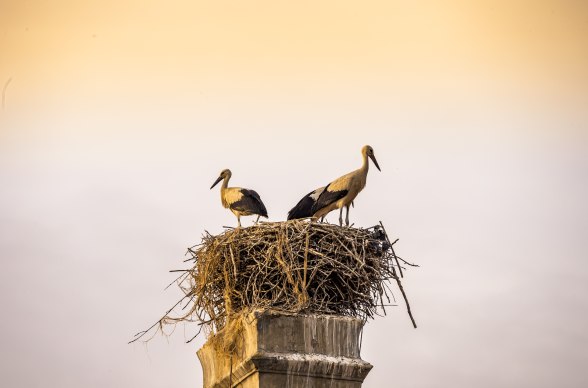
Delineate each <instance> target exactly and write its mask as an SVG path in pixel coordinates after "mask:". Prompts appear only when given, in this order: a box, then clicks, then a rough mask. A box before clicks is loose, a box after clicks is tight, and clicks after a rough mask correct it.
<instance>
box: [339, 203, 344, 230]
mask: <svg viewBox="0 0 588 388" xmlns="http://www.w3.org/2000/svg"><path fill="white" fill-rule="evenodd" d="M339 226H343V207H341V209H339Z"/></svg>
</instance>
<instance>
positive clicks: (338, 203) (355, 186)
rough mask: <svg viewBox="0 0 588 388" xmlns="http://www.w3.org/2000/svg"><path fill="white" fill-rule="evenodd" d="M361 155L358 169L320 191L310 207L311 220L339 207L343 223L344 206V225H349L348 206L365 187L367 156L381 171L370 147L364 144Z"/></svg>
mask: <svg viewBox="0 0 588 388" xmlns="http://www.w3.org/2000/svg"><path fill="white" fill-rule="evenodd" d="M361 155H362V157H363V164H362V165H361V167H360V168H359V169H357V170H355V171H352V172H350V173H349V174H346V175H343V176H342V177H340V178H337V179H335V180H334V181H332V182H331V183H329V184H328V185H327V186H326V187H325V189H324V190H323V191H322V192H321V194H320V195H319V197H318V199H317V200H316V202H315V203H314V204H313V206H312V209H311V213H312V219H313V220H317V219H319V218H321V217H324V216H326V215H327V214H328V213H330V212H331V211H333V210H335V209H340V212H339V225H343V208H344V207H345V208H346V209H347V214H346V216H345V225H347V226H349V206H350V205H351V204H352V203H353V200H354V199H355V197H357V194H359V192H360V191H361V190H363V188H364V187H365V183H366V181H367V174H368V170H369V160H368V158H370V159H371V160H372V162H374V165H375V166H376V168H377V169H378V171H382V170H380V166H379V165H378V161H377V160H376V157H375V155H374V149H373V148H372V147H370V146H369V145H366V146H364V147H363V148H362V149H361Z"/></svg>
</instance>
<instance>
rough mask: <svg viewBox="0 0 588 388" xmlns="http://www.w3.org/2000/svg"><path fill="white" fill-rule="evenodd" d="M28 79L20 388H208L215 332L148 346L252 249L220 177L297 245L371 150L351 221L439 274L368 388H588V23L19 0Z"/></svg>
mask: <svg viewBox="0 0 588 388" xmlns="http://www.w3.org/2000/svg"><path fill="white" fill-rule="evenodd" d="M8 80H11V81H10V83H8V85H7V87H6V90H5V107H4V109H3V110H0V257H1V259H2V270H1V271H0V303H1V305H0V306H1V308H2V319H1V320H0V376H2V377H1V378H2V380H3V384H2V385H3V386H7V387H131V386H137V387H139V386H140V387H145V388H147V387H167V386H175V387H196V386H199V385H200V384H201V381H202V377H201V369H200V365H199V362H198V360H197V358H196V355H195V352H196V350H197V349H198V348H199V347H200V346H201V345H202V343H203V340H204V339H203V338H200V341H197V342H196V343H194V344H188V345H186V344H184V343H183V341H184V339H185V338H186V337H188V338H189V337H190V336H191V333H193V330H194V328H192V327H186V334H184V330H183V327H178V329H177V330H176V332H175V333H174V334H173V335H172V336H171V337H169V338H168V339H166V338H164V337H156V338H154V339H153V340H152V341H151V342H150V343H149V344H148V345H147V346H143V345H141V344H135V345H127V344H126V342H127V341H128V340H129V339H130V338H131V337H132V335H133V334H134V333H135V332H136V331H139V330H140V329H143V328H145V327H147V326H148V325H150V324H151V322H152V321H154V320H156V319H158V318H159V316H160V314H162V313H163V312H164V311H165V310H166V309H167V308H168V307H169V306H171V305H172V304H173V303H174V302H175V301H176V300H177V299H178V297H179V296H180V292H179V290H177V289H174V288H172V289H169V290H168V291H165V292H164V291H163V288H164V287H165V286H166V285H167V284H168V283H169V282H170V281H171V280H172V279H173V276H172V274H170V273H168V272H167V271H168V270H170V269H177V268H183V267H184V265H183V263H182V260H183V254H184V252H185V248H186V247H187V246H190V245H193V244H195V243H197V242H199V240H200V236H201V234H202V233H203V232H204V230H208V231H210V232H212V233H217V232H220V231H221V230H222V225H234V224H236V220H235V217H234V216H233V215H232V214H230V212H228V211H227V210H225V209H223V208H222V207H221V204H220V199H219V193H218V190H217V188H215V190H213V191H210V190H209V187H210V185H211V184H212V183H213V181H214V180H215V179H216V177H217V176H218V173H219V172H220V171H221V170H222V169H224V168H230V169H232V171H233V179H232V181H231V183H232V184H234V185H237V186H244V187H249V188H254V189H255V190H256V191H258V192H259V193H260V195H261V197H262V199H263V200H264V202H265V204H266V206H267V208H268V212H269V215H270V220H271V221H279V220H283V219H285V215H286V213H287V211H288V210H289V209H290V208H291V207H292V206H293V205H294V204H295V203H296V202H297V201H298V200H299V199H300V197H301V196H302V195H303V194H305V193H307V192H309V191H310V190H312V189H314V188H317V187H319V186H322V185H324V184H326V183H328V181H329V180H331V179H334V178H336V177H338V176H339V175H341V174H343V173H346V172H348V171H351V170H352V169H354V168H357V167H358V166H359V165H360V163H361V157H360V148H361V146H363V145H364V144H370V145H372V146H373V147H374V150H375V154H376V157H377V158H378V161H379V164H380V166H381V167H382V172H378V171H377V170H375V169H372V170H370V174H369V177H368V184H367V187H366V189H365V190H364V192H362V193H361V194H360V195H359V197H358V198H357V199H356V202H355V204H356V207H355V208H354V209H351V213H350V216H351V219H352V222H355V223H356V225H359V226H366V227H367V226H371V225H374V224H376V223H377V222H378V221H379V220H381V221H383V222H384V224H385V225H386V227H387V229H388V230H389V233H390V234H391V235H392V237H394V238H400V241H399V242H398V244H397V245H396V247H397V253H398V254H400V255H401V256H403V257H406V258H408V259H410V260H412V261H415V262H417V263H419V264H420V265H421V268H420V269H417V270H410V271H409V272H408V275H407V279H406V280H405V288H406V290H407V292H408V296H409V298H410V300H411V301H412V307H413V312H414V315H415V318H416V320H417V322H418V323H419V328H418V329H417V330H414V329H412V327H411V324H410V320H409V318H408V317H407V315H406V313H405V311H404V309H403V308H402V307H398V308H391V309H390V310H389V312H388V316H386V317H385V318H380V319H377V320H374V321H371V322H369V323H368V325H367V327H366V330H365V333H364V342H363V348H362V357H363V358H364V359H365V360H367V361H369V362H371V363H372V364H373V365H374V369H373V370H372V372H371V373H370V374H369V376H368V378H367V379H366V382H365V384H364V386H365V387H388V386H395V387H445V386H452V387H472V386H475V387H482V388H484V387H533V388H538V387H545V388H548V387H556V386H557V387H585V386H588V372H587V371H586V362H587V361H588V331H587V330H586V327H588V257H587V256H588V255H587V253H586V248H585V243H586V241H587V237H588V201H587V200H586V198H588V3H586V2H584V1H579V0H565V1H541V0H539V1H504V2H502V1H477V2H472V1H423V2H415V1H392V0H391V1H381V2H377V1H362V2H357V1H341V0H340V1H297V2H290V1H276V0H274V1H239V2H237V1H209V2H202V1H165V2H164V1H149V2H147V1H111V0H106V1H99V2H98V1H97V2H89V1H86V2H80V1H73V0H72V1H24V0H19V1H7V0H0V85H2V86H4V85H5V84H6V82H7V81H8ZM336 219H337V216H336V215H331V216H329V221H331V222H335V221H336ZM250 224H251V220H250V219H245V220H244V225H250ZM397 296H399V295H397Z"/></svg>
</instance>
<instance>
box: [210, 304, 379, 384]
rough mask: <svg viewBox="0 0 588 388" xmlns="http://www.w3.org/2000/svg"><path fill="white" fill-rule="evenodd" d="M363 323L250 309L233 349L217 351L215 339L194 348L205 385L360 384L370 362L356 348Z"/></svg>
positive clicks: (348, 319) (335, 317)
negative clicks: (252, 310)
mask: <svg viewBox="0 0 588 388" xmlns="http://www.w3.org/2000/svg"><path fill="white" fill-rule="evenodd" d="M362 326H363V322H362V321H361V320H359V319H356V318H350V317H342V316H334V315H300V314H298V315H287V314H279V313H274V312H254V313H251V314H250V315H248V316H247V317H246V318H245V324H244V325H243V330H242V332H241V335H240V336H239V337H238V338H239V339H238V341H237V345H236V349H237V350H236V354H235V355H233V356H232V357H231V356H229V355H227V354H224V353H223V352H218V351H216V350H215V348H214V346H213V341H214V339H211V340H209V341H208V342H207V343H206V344H204V346H203V347H202V348H201V349H200V350H199V351H198V358H199V359H200V363H201V364H202V370H203V373H204V387H205V388H212V387H214V388H221V387H223V388H228V387H230V386H232V387H239V388H258V387H262V388H270V387H279V388H303V387H304V388H306V387H308V388H310V387H316V388H323V387H330V388H359V387H361V384H362V382H363V380H364V379H365V377H366V376H367V374H368V372H369V371H370V369H371V368H372V365H371V364H370V363H368V362H366V361H363V360H362V359H361V358H360V354H359V346H360V344H359V341H360V334H361V329H362ZM231 370H232V377H231V379H229V375H231V373H230V372H231ZM229 380H231V384H229Z"/></svg>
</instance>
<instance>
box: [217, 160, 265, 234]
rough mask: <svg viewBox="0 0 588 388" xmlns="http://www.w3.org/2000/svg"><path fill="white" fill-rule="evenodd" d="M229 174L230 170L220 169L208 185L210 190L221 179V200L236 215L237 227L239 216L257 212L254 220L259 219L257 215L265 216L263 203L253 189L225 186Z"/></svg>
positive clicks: (229, 177) (227, 183)
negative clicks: (217, 175)
mask: <svg viewBox="0 0 588 388" xmlns="http://www.w3.org/2000/svg"><path fill="white" fill-rule="evenodd" d="M231 175H232V174H231V170H229V169H225V170H222V171H221V173H220V175H219V177H218V179H217V180H216V181H215V182H214V183H213V184H212V186H210V189H211V190H212V188H213V187H214V186H216V185H217V184H218V183H219V182H220V181H221V180H222V181H223V184H222V186H221V190H220V192H221V202H222V204H223V206H224V207H225V208H228V209H229V210H230V211H232V212H233V214H234V215H235V216H237V222H238V223H239V227H241V216H251V215H254V214H257V220H256V221H255V222H258V221H259V217H265V218H267V210H266V209H265V205H264V204H263V202H261V198H260V197H259V194H257V192H256V191H255V190H249V189H243V188H241V187H227V186H228V185H229V179H231Z"/></svg>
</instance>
